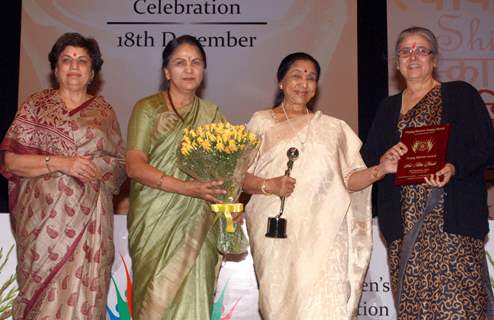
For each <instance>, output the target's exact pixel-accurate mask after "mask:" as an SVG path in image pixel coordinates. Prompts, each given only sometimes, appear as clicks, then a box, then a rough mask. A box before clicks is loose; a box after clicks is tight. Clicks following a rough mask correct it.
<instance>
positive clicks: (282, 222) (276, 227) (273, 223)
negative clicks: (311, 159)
mask: <svg viewBox="0 0 494 320" xmlns="http://www.w3.org/2000/svg"><path fill="white" fill-rule="evenodd" d="M286 155H287V157H288V162H287V164H286V166H287V169H286V170H285V176H287V177H289V176H290V172H291V171H292V168H293V163H294V162H295V160H297V159H298V156H299V152H298V149H297V148H294V147H291V148H290V149H288V151H287V152H286ZM280 198H281V205H280V212H279V213H278V215H277V216H275V217H271V218H268V230H267V232H266V237H268V238H280V239H283V238H286V219H285V218H282V217H281V215H282V214H283V211H284V210H285V197H280Z"/></svg>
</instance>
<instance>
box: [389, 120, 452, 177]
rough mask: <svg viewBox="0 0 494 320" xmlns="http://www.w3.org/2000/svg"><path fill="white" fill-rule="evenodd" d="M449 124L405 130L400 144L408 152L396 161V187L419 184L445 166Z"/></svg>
mask: <svg viewBox="0 0 494 320" xmlns="http://www.w3.org/2000/svg"><path fill="white" fill-rule="evenodd" d="M448 136H449V124H441V125H437V126H425V127H416V128H405V129H403V132H402V134H401V142H402V143H403V144H405V145H406V146H407V148H408V152H407V153H406V154H405V155H403V156H402V157H401V158H400V160H399V161H398V169H397V171H396V179H395V183H396V185H407V184H419V183H423V182H425V180H424V177H426V176H429V175H431V174H434V173H436V172H437V171H439V170H440V169H442V167H444V165H445V164H446V152H447V149H448Z"/></svg>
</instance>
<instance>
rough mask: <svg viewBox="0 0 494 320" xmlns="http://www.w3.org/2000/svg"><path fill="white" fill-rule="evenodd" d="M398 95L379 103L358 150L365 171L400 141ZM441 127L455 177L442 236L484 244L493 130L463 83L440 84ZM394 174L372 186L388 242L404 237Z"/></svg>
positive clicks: (478, 99) (473, 92)
mask: <svg viewBox="0 0 494 320" xmlns="http://www.w3.org/2000/svg"><path fill="white" fill-rule="evenodd" d="M401 95H402V94H401V93H399V94H397V95H394V96H390V97H388V98H386V99H384V100H383V101H382V102H381V105H380V107H379V109H378V111H377V113H376V116H375V118H374V122H373V124H372V127H371V130H370V131H369V135H368V137H367V140H366V142H365V144H364V146H363V148H362V150H361V152H362V157H363V158H364V161H365V162H366V164H367V166H373V165H376V164H378V163H379V158H380V157H381V155H382V154H383V153H384V152H386V150H388V149H389V148H390V147H392V146H393V145H395V144H396V143H398V142H399V140H400V136H399V131H398V128H397V123H398V119H399V116H400V109H401ZM441 96H442V102H443V111H442V118H441V123H449V124H450V125H451V126H450V133H449V141H448V153H447V162H450V163H452V164H453V165H454V166H455V169H456V174H455V175H454V176H453V177H452V178H451V180H450V181H449V183H448V184H447V185H446V186H445V187H444V188H445V191H446V203H445V216H444V231H446V232H448V233H452V234H460V235H466V236H471V237H473V238H476V239H484V237H485V236H486V234H487V233H488V231H489V224H488V215H489V212H488V208H487V191H486V185H485V179H484V173H485V169H486V167H487V166H488V165H491V164H492V162H493V160H494V129H493V126H492V122H491V119H490V117H489V114H488V112H487V109H486V106H485V104H484V102H483V101H482V98H481V97H480V95H479V93H478V92H477V90H476V89H475V88H474V87H472V86H471V85H469V84H468V83H466V82H463V81H454V82H445V83H442V84H441ZM394 179H395V175H394V174H388V175H387V176H385V177H384V179H382V180H381V181H379V182H378V186H377V193H376V196H377V199H376V200H377V201H376V204H377V208H376V209H377V216H378V220H379V228H380V230H381V232H382V233H383V236H384V238H385V239H386V241H387V242H388V243H390V242H391V241H393V240H396V239H399V238H401V237H402V236H403V229H402V221H401V213H400V209H401V203H400V197H401V195H400V190H401V188H400V187H397V186H395V184H394Z"/></svg>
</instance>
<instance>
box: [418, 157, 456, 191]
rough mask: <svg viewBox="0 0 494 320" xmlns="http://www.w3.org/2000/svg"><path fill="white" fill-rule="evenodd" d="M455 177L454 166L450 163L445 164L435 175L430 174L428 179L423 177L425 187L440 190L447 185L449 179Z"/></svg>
mask: <svg viewBox="0 0 494 320" xmlns="http://www.w3.org/2000/svg"><path fill="white" fill-rule="evenodd" d="M454 175H455V166H454V165H452V164H451V163H446V164H445V165H444V167H443V168H442V169H441V170H439V171H438V172H436V173H435V174H431V175H430V176H429V177H425V178H424V179H425V183H424V184H425V185H428V186H431V187H436V188H441V187H444V186H445V185H446V184H448V182H449V180H451V177H452V176H454Z"/></svg>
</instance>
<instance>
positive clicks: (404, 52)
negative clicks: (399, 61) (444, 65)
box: [396, 47, 432, 58]
mask: <svg viewBox="0 0 494 320" xmlns="http://www.w3.org/2000/svg"><path fill="white" fill-rule="evenodd" d="M396 54H397V55H398V57H400V58H408V57H410V56H411V55H412V54H415V55H416V56H419V57H427V56H428V55H430V54H432V50H431V49H429V48H426V47H416V48H415V49H414V48H409V47H403V48H401V49H399V50H398V51H396Z"/></svg>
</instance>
